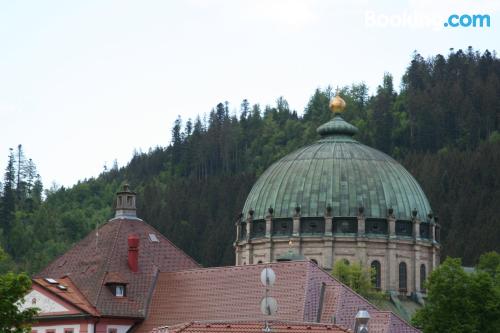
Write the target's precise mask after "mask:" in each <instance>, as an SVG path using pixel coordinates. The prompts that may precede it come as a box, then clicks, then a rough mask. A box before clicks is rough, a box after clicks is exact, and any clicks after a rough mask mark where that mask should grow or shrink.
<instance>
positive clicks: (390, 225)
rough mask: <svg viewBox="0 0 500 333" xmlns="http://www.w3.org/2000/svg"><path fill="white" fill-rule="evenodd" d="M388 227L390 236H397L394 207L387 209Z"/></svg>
mask: <svg viewBox="0 0 500 333" xmlns="http://www.w3.org/2000/svg"><path fill="white" fill-rule="evenodd" d="M387 228H388V233H389V238H396V217H395V216H394V210H393V209H392V208H389V209H388V210H387Z"/></svg>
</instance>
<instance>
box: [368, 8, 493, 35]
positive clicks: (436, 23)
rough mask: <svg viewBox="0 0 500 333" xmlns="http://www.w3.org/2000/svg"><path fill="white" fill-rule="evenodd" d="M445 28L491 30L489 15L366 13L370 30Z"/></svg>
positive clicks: (417, 12)
mask: <svg viewBox="0 0 500 333" xmlns="http://www.w3.org/2000/svg"><path fill="white" fill-rule="evenodd" d="M443 18H445V19H444V22H443ZM443 25H444V27H445V28H459V27H462V28H490V27H491V17H490V15H488V14H472V15H471V14H461V15H458V14H452V15H448V14H445V15H443V14H439V13H436V12H435V13H433V12H428V11H402V12H396V13H391V14H387V13H380V12H375V11H366V12H365V26H367V27H370V28H410V29H427V28H431V29H433V30H436V31H439V30H441V29H443Z"/></svg>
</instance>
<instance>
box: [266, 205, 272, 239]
mask: <svg viewBox="0 0 500 333" xmlns="http://www.w3.org/2000/svg"><path fill="white" fill-rule="evenodd" d="M268 213H269V214H267V215H266V237H267V238H270V237H271V232H272V223H273V213H274V209H272V208H271V207H269V209H268Z"/></svg>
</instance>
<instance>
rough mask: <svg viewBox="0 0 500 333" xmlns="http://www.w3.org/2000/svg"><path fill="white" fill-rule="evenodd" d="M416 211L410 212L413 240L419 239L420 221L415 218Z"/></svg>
mask: <svg viewBox="0 0 500 333" xmlns="http://www.w3.org/2000/svg"><path fill="white" fill-rule="evenodd" d="M417 213H418V212H417V210H416V209H414V210H413V211H412V212H411V215H412V222H413V239H415V240H417V239H420V220H419V219H418V218H417Z"/></svg>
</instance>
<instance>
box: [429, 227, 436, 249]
mask: <svg viewBox="0 0 500 333" xmlns="http://www.w3.org/2000/svg"><path fill="white" fill-rule="evenodd" d="M429 232H430V234H431V235H430V236H431V241H432V244H434V242H436V234H435V232H436V223H434V222H431V225H430V230H429Z"/></svg>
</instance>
